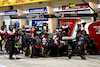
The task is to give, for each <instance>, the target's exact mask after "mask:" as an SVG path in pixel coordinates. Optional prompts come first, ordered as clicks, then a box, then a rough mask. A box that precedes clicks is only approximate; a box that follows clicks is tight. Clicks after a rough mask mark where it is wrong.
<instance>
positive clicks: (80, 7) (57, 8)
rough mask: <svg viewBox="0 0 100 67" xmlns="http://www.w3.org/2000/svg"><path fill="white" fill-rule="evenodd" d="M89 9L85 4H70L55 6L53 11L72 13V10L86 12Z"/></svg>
mask: <svg viewBox="0 0 100 67" xmlns="http://www.w3.org/2000/svg"><path fill="white" fill-rule="evenodd" d="M87 9H90V7H89V6H88V5H86V4H74V3H70V4H69V5H63V6H55V8H54V11H55V12H58V11H72V10H87Z"/></svg>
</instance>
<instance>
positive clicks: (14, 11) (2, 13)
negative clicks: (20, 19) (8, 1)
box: [0, 10, 17, 15]
mask: <svg viewBox="0 0 100 67" xmlns="http://www.w3.org/2000/svg"><path fill="white" fill-rule="evenodd" d="M16 14H17V10H13V11H4V12H0V15H16Z"/></svg>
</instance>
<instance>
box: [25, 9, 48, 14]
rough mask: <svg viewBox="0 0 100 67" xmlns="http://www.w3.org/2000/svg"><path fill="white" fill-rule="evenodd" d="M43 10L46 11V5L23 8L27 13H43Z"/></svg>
mask: <svg viewBox="0 0 100 67" xmlns="http://www.w3.org/2000/svg"><path fill="white" fill-rule="evenodd" d="M45 12H47V9H46V7H42V8H32V9H25V10H24V11H23V13H24V14H27V13H45Z"/></svg>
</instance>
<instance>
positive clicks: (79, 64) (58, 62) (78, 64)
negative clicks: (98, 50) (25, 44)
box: [0, 54, 100, 67]
mask: <svg viewBox="0 0 100 67" xmlns="http://www.w3.org/2000/svg"><path fill="white" fill-rule="evenodd" d="M5 57H6V58H5ZM5 57H4V55H0V67H100V55H88V56H86V58H87V60H82V59H81V58H80V57H79V56H73V57H72V59H68V57H45V58H43V57H39V58H29V57H25V56H24V54H20V55H18V57H20V58H21V59H15V60H9V59H8V55H5ZM14 57H15V56H14Z"/></svg>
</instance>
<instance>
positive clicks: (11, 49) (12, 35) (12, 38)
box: [7, 25, 15, 59]
mask: <svg viewBox="0 0 100 67" xmlns="http://www.w3.org/2000/svg"><path fill="white" fill-rule="evenodd" d="M7 33H8V35H7V38H8V45H9V47H8V51H9V59H14V58H13V54H14V48H15V47H14V46H15V31H14V30H13V26H12V25H10V26H9V30H8V31H7Z"/></svg>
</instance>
